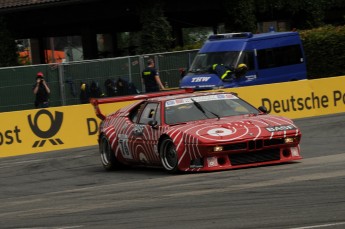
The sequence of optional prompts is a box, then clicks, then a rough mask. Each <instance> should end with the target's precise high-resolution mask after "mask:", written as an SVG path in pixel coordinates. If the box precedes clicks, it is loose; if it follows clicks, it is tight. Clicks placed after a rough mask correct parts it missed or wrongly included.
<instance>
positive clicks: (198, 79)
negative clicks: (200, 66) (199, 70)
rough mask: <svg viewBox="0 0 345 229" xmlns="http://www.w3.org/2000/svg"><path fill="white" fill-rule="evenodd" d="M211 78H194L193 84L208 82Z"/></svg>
mask: <svg viewBox="0 0 345 229" xmlns="http://www.w3.org/2000/svg"><path fill="white" fill-rule="evenodd" d="M210 78H211V77H194V78H192V83H197V82H207V81H208V80H209V79H210Z"/></svg>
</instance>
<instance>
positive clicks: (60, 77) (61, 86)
mask: <svg viewBox="0 0 345 229" xmlns="http://www.w3.org/2000/svg"><path fill="white" fill-rule="evenodd" d="M197 51H198V50H189V51H181V52H172V53H156V54H147V55H141V56H129V57H119V58H109V59H98V60H90V61H80V62H66V63H62V64H44V65H30V66H20V67H11V68H1V69H0V79H1V83H0V112H7V111H17V110H25V109H33V108H34V100H35V96H34V94H33V86H34V85H35V83H36V74H37V72H43V73H44V76H45V79H46V81H47V83H48V85H49V87H50V90H51V94H50V106H51V107H55V106H65V105H75V104H79V103H80V99H79V95H80V85H81V83H82V82H84V83H88V84H91V82H92V81H95V82H96V83H98V84H99V86H100V87H101V90H102V91H103V92H105V86H104V82H105V81H106V80H107V79H111V80H114V81H116V80H118V79H119V78H121V79H124V80H126V81H128V82H132V83H133V84H134V86H135V87H136V88H137V89H138V90H139V91H140V92H144V90H143V85H142V83H141V72H142V70H143V69H144V68H145V66H146V60H147V59H148V58H154V59H155V62H156V68H157V69H158V70H159V73H160V78H161V81H162V83H163V84H165V85H168V87H169V88H176V87H178V86H179V81H180V79H181V76H180V72H179V69H180V68H188V66H189V65H190V64H191V61H192V60H193V58H194V57H195V55H196V53H197Z"/></svg>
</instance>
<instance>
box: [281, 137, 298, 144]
mask: <svg viewBox="0 0 345 229" xmlns="http://www.w3.org/2000/svg"><path fill="white" fill-rule="evenodd" d="M284 142H285V143H294V142H298V138H296V137H287V138H285V139H284Z"/></svg>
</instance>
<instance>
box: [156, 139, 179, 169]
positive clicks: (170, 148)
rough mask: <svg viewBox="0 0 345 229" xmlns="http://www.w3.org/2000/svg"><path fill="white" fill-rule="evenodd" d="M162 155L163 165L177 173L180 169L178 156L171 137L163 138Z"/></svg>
mask: <svg viewBox="0 0 345 229" xmlns="http://www.w3.org/2000/svg"><path fill="white" fill-rule="evenodd" d="M159 152H160V156H161V162H162V164H163V167H164V168H165V169H166V170H167V171H168V172H172V173H175V172H177V171H178V157H177V152H176V147H175V145H174V142H173V141H172V140H171V139H170V138H166V139H164V140H163V142H162V144H161V147H160V151H159Z"/></svg>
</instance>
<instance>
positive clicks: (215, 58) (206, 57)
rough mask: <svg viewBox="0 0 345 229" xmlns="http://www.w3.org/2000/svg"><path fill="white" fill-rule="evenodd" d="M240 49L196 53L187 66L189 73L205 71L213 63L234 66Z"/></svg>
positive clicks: (207, 70)
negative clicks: (189, 65)
mask: <svg viewBox="0 0 345 229" xmlns="http://www.w3.org/2000/svg"><path fill="white" fill-rule="evenodd" d="M240 54H241V52H240V51H227V52H208V53H198V54H197V55H196V57H195V59H194V61H193V63H192V65H191V67H190V68H189V72H191V73H207V72H209V70H210V68H211V66H212V65H213V64H224V65H227V66H232V67H234V66H236V64H237V63H238V61H239V57H240Z"/></svg>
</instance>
